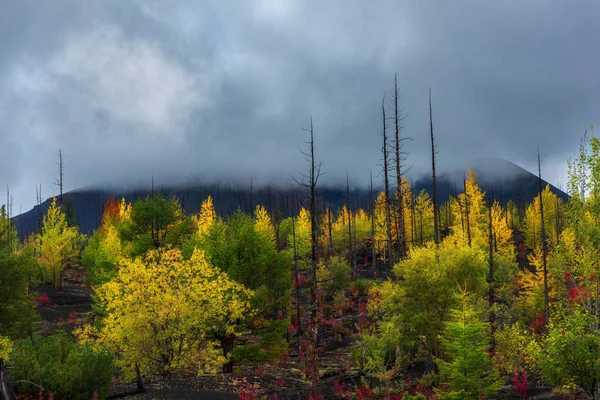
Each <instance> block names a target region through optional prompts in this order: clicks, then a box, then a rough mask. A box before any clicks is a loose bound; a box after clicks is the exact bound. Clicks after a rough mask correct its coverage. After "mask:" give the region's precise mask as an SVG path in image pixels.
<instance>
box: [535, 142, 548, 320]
mask: <svg viewBox="0 0 600 400" xmlns="http://www.w3.org/2000/svg"><path fill="white" fill-rule="evenodd" d="M537 161H538V184H539V192H540V216H541V219H542V220H541V224H542V225H541V229H542V238H541V239H542V268H543V271H544V318H545V319H546V321H548V318H549V317H550V310H549V300H548V268H547V265H546V251H547V249H548V246H547V243H546V226H545V224H544V201H543V199H544V196H543V195H542V193H543V189H542V164H541V161H540V148H539V147H538V154H537Z"/></svg>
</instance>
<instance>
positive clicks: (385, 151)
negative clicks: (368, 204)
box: [381, 97, 393, 273]
mask: <svg viewBox="0 0 600 400" xmlns="http://www.w3.org/2000/svg"><path fill="white" fill-rule="evenodd" d="M381 111H382V120H383V146H382V148H381V151H383V181H384V186H385V224H386V236H387V256H388V258H387V267H388V273H389V272H390V271H391V270H392V263H393V260H392V221H391V218H390V182H389V172H388V166H389V164H388V143H387V121H386V116H385V97H384V99H383V101H382V102H381Z"/></svg>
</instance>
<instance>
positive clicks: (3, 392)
mask: <svg viewBox="0 0 600 400" xmlns="http://www.w3.org/2000/svg"><path fill="white" fill-rule="evenodd" d="M0 399H2V400H17V393H16V392H15V388H14V387H13V385H12V382H11V381H10V377H9V376H8V369H7V368H6V364H5V363H4V360H3V359H2V358H0Z"/></svg>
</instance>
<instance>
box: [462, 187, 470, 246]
mask: <svg viewBox="0 0 600 400" xmlns="http://www.w3.org/2000/svg"><path fill="white" fill-rule="evenodd" d="M463 186H464V189H465V220H466V221H465V222H466V226H467V243H468V244H469V247H471V216H470V214H469V193H468V192H467V178H463Z"/></svg>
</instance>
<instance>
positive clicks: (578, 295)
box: [567, 285, 589, 304]
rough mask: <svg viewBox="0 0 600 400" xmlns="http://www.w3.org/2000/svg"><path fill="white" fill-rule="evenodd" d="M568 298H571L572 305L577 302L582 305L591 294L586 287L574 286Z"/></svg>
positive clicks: (570, 289) (568, 293)
mask: <svg viewBox="0 0 600 400" xmlns="http://www.w3.org/2000/svg"><path fill="white" fill-rule="evenodd" d="M567 296H568V297H569V302H571V304H573V303H575V302H577V303H581V302H582V301H585V300H586V299H587V298H588V297H589V293H588V291H587V290H586V289H585V288H584V287H582V286H579V285H573V286H571V287H570V288H569V291H568V292H567Z"/></svg>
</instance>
